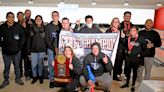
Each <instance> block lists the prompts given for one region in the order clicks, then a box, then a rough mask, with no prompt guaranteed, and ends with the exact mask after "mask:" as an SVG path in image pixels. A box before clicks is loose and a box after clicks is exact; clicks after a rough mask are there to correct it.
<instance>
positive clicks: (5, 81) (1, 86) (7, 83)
mask: <svg viewBox="0 0 164 92" xmlns="http://www.w3.org/2000/svg"><path fill="white" fill-rule="evenodd" d="M7 85H9V81H8V80H4V81H3V82H2V84H1V85H0V89H2V88H5V87H6V86H7Z"/></svg>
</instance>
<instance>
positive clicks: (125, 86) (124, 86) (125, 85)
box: [120, 83, 129, 88]
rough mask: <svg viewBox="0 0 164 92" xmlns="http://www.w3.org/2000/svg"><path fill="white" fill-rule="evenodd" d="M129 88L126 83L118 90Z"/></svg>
mask: <svg viewBox="0 0 164 92" xmlns="http://www.w3.org/2000/svg"><path fill="white" fill-rule="evenodd" d="M127 87H129V85H128V84H127V83H125V84H124V85H122V86H121V87H120V88H127Z"/></svg>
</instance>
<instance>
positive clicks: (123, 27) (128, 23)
mask: <svg viewBox="0 0 164 92" xmlns="http://www.w3.org/2000/svg"><path fill="white" fill-rule="evenodd" d="M131 15H132V13H131V12H130V11H125V12H124V16H123V18H124V20H123V21H122V22H121V30H122V31H123V33H124V34H125V36H126V37H128V36H129V32H130V28H131V27H132V26H133V24H132V22H131V21H130V20H131ZM122 39H123V38H122ZM120 45H122V46H121V48H122V54H121V56H122V57H120V58H121V60H122V61H121V62H122V63H121V64H120V65H121V66H122V65H123V61H124V60H125V47H124V44H121V43H120ZM121 48H120V49H121ZM126 72H127V69H126V64H125V66H124V74H125V79H126V77H127V76H126V75H127V73H126ZM121 74H122V71H119V75H121Z"/></svg>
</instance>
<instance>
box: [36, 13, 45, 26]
mask: <svg viewBox="0 0 164 92" xmlns="http://www.w3.org/2000/svg"><path fill="white" fill-rule="evenodd" d="M37 17H40V18H41V20H42V24H41V26H43V25H44V22H43V18H42V16H41V15H36V17H35V25H37V24H36V18H37Z"/></svg>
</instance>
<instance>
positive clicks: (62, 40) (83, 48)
mask: <svg viewBox="0 0 164 92" xmlns="http://www.w3.org/2000/svg"><path fill="white" fill-rule="evenodd" d="M119 35H120V34H119V33H94V34H93V33H92V34H86V33H72V32H68V31H61V33H60V37H59V53H63V50H64V47H65V46H70V47H72V49H73V51H74V53H75V55H76V57H77V58H79V59H80V61H81V62H82V61H83V59H84V57H85V56H86V55H87V54H88V53H90V52H91V49H90V48H91V44H92V43H94V42H99V43H100V45H101V51H102V52H103V53H105V54H106V55H108V56H109V57H110V59H111V61H112V64H113V65H114V63H115V57H116V53H117V47H118V42H119V37H120V36H119Z"/></svg>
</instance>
